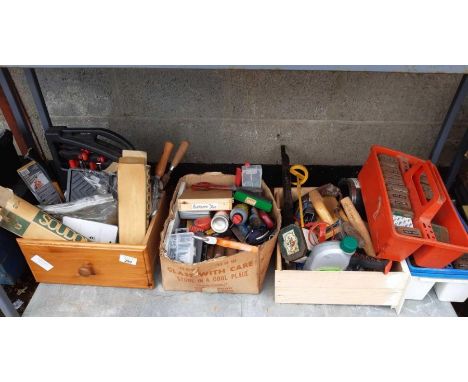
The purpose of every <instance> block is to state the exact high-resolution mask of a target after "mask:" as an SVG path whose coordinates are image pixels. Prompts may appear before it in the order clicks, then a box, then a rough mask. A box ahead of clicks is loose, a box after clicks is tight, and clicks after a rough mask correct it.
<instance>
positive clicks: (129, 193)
mask: <svg viewBox="0 0 468 382" xmlns="http://www.w3.org/2000/svg"><path fill="white" fill-rule="evenodd" d="M128 155H130V154H128ZM133 160H134V161H135V162H132V161H133ZM142 161H144V162H146V161H145V160H144V158H142V157H141V156H139V154H138V155H136V156H135V157H131V156H126V157H122V158H120V161H119V167H118V170H117V174H118V176H117V189H118V193H119V201H118V204H119V243H121V244H141V243H143V240H144V237H145V233H146V228H147V224H148V219H147V207H148V195H149V193H148V180H149V179H148V175H149V174H148V169H147V168H146V164H145V163H142Z"/></svg>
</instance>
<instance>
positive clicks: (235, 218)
mask: <svg viewBox="0 0 468 382" xmlns="http://www.w3.org/2000/svg"><path fill="white" fill-rule="evenodd" d="M248 216H249V206H248V205H247V204H243V203H241V204H238V205H236V206H235V207H234V208H233V209H232V210H231V214H230V218H231V221H232V222H233V223H234V224H244V223H245V222H246V221H247V218H248Z"/></svg>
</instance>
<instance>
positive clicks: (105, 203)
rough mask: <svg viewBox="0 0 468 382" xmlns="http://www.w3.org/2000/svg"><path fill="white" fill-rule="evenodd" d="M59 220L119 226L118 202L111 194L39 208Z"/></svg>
mask: <svg viewBox="0 0 468 382" xmlns="http://www.w3.org/2000/svg"><path fill="white" fill-rule="evenodd" d="M39 208H40V209H42V210H43V211H44V212H47V213H48V214H50V215H53V216H54V217H57V218H60V219H61V218H62V217H63V216H70V217H73V218H78V219H85V220H92V221H95V222H99V223H106V224H113V225H116V224H118V221H117V201H116V200H115V199H114V197H113V196H112V195H111V194H105V195H94V196H87V197H85V198H81V199H78V200H75V201H74V202H69V203H61V204H52V205H48V206H39Z"/></svg>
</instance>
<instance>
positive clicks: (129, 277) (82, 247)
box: [18, 194, 168, 288]
mask: <svg viewBox="0 0 468 382" xmlns="http://www.w3.org/2000/svg"><path fill="white" fill-rule="evenodd" d="M167 212H168V202H167V198H166V195H165V194H163V195H162V198H161V201H160V207H159V210H158V213H157V214H156V216H154V217H153V219H152V220H151V222H150V225H149V227H148V230H147V232H146V236H145V238H144V241H143V244H141V245H124V244H107V243H92V242H84V243H79V242H73V241H57V240H30V239H18V244H19V246H20V247H21V250H22V251H23V255H24V256H25V258H26V261H27V262H28V264H29V267H30V268H31V271H32V273H33V274H34V277H35V278H36V281H38V282H42V283H55V284H79V285H98V286H113V287H128V288H154V286H155V282H154V270H155V261H156V258H157V257H158V254H159V242H160V238H161V231H162V228H163V226H164V221H165V220H166V217H167ZM35 256H39V258H40V259H42V260H44V261H46V263H42V266H41V265H38V264H37V263H36V262H34V261H33V260H31V259H32V258H34V257H35ZM36 259H37V257H36ZM39 262H41V261H39ZM47 263H48V264H50V265H52V266H53V268H51V269H49V270H47V269H48V268H49V267H48V266H47Z"/></svg>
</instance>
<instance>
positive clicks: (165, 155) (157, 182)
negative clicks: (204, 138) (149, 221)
mask: <svg viewBox="0 0 468 382" xmlns="http://www.w3.org/2000/svg"><path fill="white" fill-rule="evenodd" d="M173 148H174V144H173V143H172V142H170V141H166V142H164V147H163V152H162V154H161V158H160V159H159V162H158V164H157V165H156V170H155V175H156V178H155V179H154V184H153V193H152V199H151V216H154V215H155V214H156V211H157V210H158V200H159V195H160V193H161V191H162V190H163V187H164V184H163V182H162V180H161V179H162V176H163V175H164V171H166V167H167V162H169V157H170V156H171V152H172V149H173Z"/></svg>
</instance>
